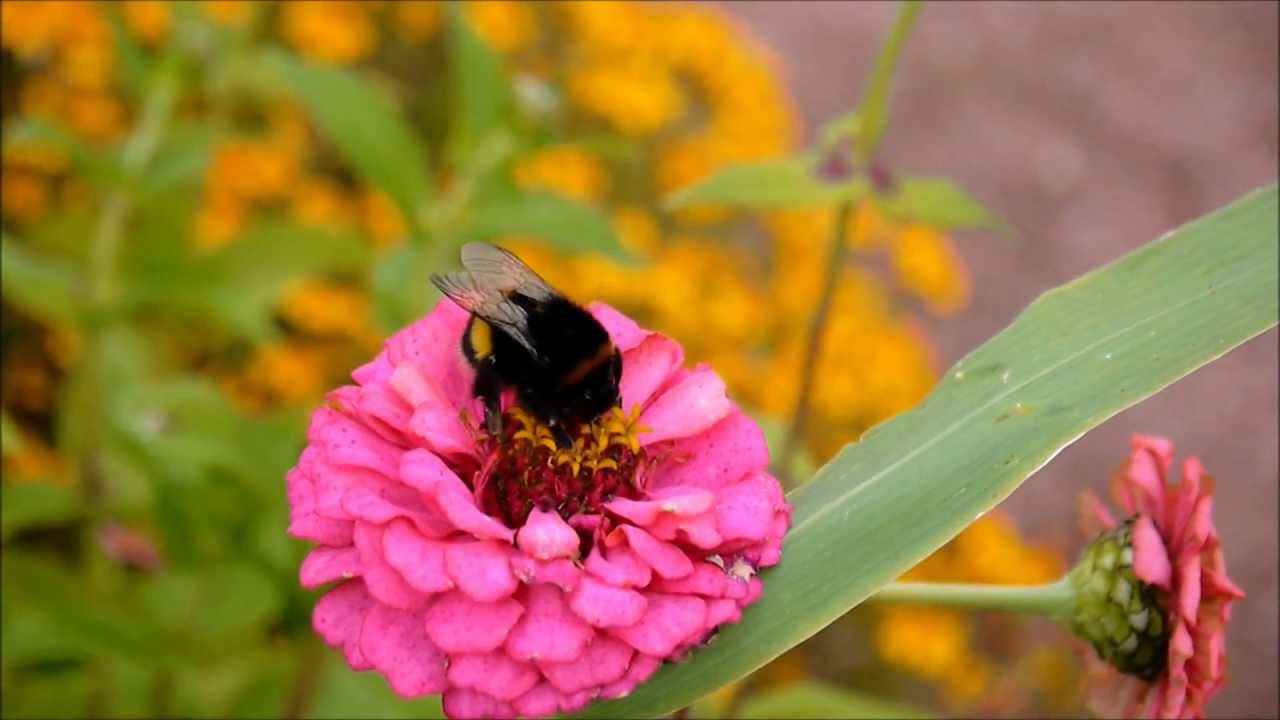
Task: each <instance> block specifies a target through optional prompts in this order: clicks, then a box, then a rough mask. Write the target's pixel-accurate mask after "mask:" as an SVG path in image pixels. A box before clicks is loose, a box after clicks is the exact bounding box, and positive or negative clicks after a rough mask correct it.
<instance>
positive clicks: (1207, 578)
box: [1200, 568, 1244, 600]
mask: <svg viewBox="0 0 1280 720" xmlns="http://www.w3.org/2000/svg"><path fill="white" fill-rule="evenodd" d="M1200 581H1201V583H1203V592H1204V594H1205V595H1214V596H1217V597H1221V596H1226V597H1228V598H1230V599H1232V600H1243V599H1244V590H1243V589H1241V588H1240V586H1239V585H1236V584H1235V583H1234V582H1232V581H1231V578H1229V577H1227V576H1226V574H1225V573H1220V572H1217V571H1216V570H1211V569H1209V568H1204V569H1203V570H1202V571H1201V574H1200Z"/></svg>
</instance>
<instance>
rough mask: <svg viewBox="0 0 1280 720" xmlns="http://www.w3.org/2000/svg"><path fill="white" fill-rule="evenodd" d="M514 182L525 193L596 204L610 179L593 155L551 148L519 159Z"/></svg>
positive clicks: (568, 148)
mask: <svg viewBox="0 0 1280 720" xmlns="http://www.w3.org/2000/svg"><path fill="white" fill-rule="evenodd" d="M515 181H516V184H517V185H519V186H520V187H522V188H525V189H526V190H547V191H550V192H554V193H557V194H560V195H564V196H566V197H571V198H574V199H576V200H584V201H587V202H595V201H597V200H599V199H600V197H601V196H602V195H603V194H604V192H605V190H606V189H607V188H608V185H609V176H608V174H607V172H606V171H605V168H604V165H603V164H602V163H601V162H600V161H599V160H598V159H596V157H595V156H594V155H591V154H590V153H588V152H586V151H584V150H582V149H581V148H578V147H576V146H573V145H553V146H550V147H546V148H542V149H541V150H538V151H537V152H535V153H533V154H532V155H528V156H526V157H524V158H521V159H520V161H519V162H518V163H517V164H516V167H515Z"/></svg>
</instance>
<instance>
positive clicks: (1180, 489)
mask: <svg viewBox="0 0 1280 720" xmlns="http://www.w3.org/2000/svg"><path fill="white" fill-rule="evenodd" d="M1204 476H1205V472H1204V467H1203V466H1202V465H1201V464H1200V460H1199V458H1195V457H1189V458H1187V459H1186V460H1184V461H1183V462H1182V482H1181V483H1180V484H1179V485H1178V486H1177V487H1176V488H1172V489H1171V491H1170V493H1169V494H1170V497H1169V507H1168V510H1167V512H1168V514H1167V517H1166V518H1164V522H1163V523H1162V525H1163V526H1164V527H1165V528H1166V530H1167V532H1168V533H1169V537H1171V538H1180V537H1182V535H1183V533H1184V532H1186V529H1187V522H1188V520H1190V518H1191V513H1192V511H1193V509H1194V508H1195V505H1196V501H1197V500H1199V499H1200V482H1201V480H1202V478H1204ZM1207 534H1208V533H1206V535H1207Z"/></svg>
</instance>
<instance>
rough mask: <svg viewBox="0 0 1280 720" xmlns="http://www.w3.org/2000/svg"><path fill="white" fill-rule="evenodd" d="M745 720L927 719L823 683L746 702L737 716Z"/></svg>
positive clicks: (800, 684) (771, 692)
mask: <svg viewBox="0 0 1280 720" xmlns="http://www.w3.org/2000/svg"><path fill="white" fill-rule="evenodd" d="M734 717H736V718H741V720H768V719H769V718H796V719H797V720H800V719H803V718H813V720H822V719H824V718H825V719H827V720H837V719H848V720H863V719H864V718H866V719H868V720H869V719H870V718H904V719H905V718H927V717H930V715H929V714H928V713H926V712H924V711H922V710H918V709H916V708H913V707H910V706H908V705H903V704H901V703H895V702H889V701H887V700H881V699H879V698H874V697H869V696H867V695H863V694H861V693H857V692H854V691H852V690H847V689H845V688H841V687H835V686H833V685H827V684H824V683H820V682H814V681H804V682H798V683H795V684H793V685H787V686H785V687H781V688H776V689H772V690H767V691H765V692H761V693H758V694H755V695H753V696H751V697H750V698H748V699H747V700H745V701H743V703H742V705H741V706H740V707H739V708H738V709H737V711H736V712H735V713H734Z"/></svg>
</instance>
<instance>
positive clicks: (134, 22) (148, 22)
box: [122, 0, 169, 46]
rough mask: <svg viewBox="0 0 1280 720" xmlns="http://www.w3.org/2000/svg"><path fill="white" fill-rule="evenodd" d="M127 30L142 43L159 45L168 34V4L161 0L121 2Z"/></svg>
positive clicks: (127, 0)
mask: <svg viewBox="0 0 1280 720" xmlns="http://www.w3.org/2000/svg"><path fill="white" fill-rule="evenodd" d="M122 6H123V8H124V20H125V23H126V24H127V25H128V26H129V31H130V32H132V33H133V34H134V36H135V37H137V38H138V39H139V40H141V41H142V43H143V44H144V45H152V46H154V45H159V44H160V43H161V42H162V41H163V40H164V39H165V37H167V36H168V34H169V4H168V3H167V2H163V1H162V0H126V1H125V2H124V3H122Z"/></svg>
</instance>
